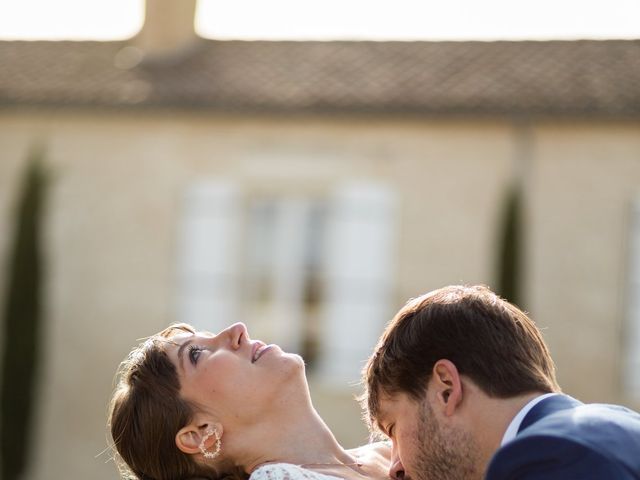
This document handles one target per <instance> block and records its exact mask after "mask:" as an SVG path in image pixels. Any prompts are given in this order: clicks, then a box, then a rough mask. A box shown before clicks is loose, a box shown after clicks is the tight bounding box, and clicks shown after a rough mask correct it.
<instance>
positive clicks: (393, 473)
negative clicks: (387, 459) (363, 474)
mask: <svg viewBox="0 0 640 480" xmlns="http://www.w3.org/2000/svg"><path fill="white" fill-rule="evenodd" d="M389 478H391V479H392V480H403V479H404V465H402V462H401V461H400V460H399V459H397V458H396V459H394V460H393V461H392V462H391V468H389Z"/></svg>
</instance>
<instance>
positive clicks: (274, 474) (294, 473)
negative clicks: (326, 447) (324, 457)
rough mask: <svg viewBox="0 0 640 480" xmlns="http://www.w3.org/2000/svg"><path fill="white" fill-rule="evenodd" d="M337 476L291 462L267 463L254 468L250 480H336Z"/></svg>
mask: <svg viewBox="0 0 640 480" xmlns="http://www.w3.org/2000/svg"><path fill="white" fill-rule="evenodd" d="M336 478H338V477H332V476H331V475H325V474H323V473H318V472H314V471H313V470H308V469H306V468H302V467H300V466H298V465H294V464H292V463H268V464H265V465H262V466H260V467H258V468H256V469H255V470H254V471H253V472H252V473H251V476H250V477H249V479H250V480H336Z"/></svg>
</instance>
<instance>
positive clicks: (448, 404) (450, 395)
mask: <svg viewBox="0 0 640 480" xmlns="http://www.w3.org/2000/svg"><path fill="white" fill-rule="evenodd" d="M432 373H433V374H432V376H431V382H430V383H431V385H430V386H429V388H432V389H434V391H435V394H436V402H437V404H438V405H439V406H440V407H441V408H442V411H443V412H444V414H445V415H446V416H451V415H453V413H454V412H455V411H456V409H457V408H458V406H459V405H460V402H462V393H463V392H462V382H461V379H460V373H459V372H458V369H457V368H456V366H455V365H454V363H453V362H451V361H450V360H445V359H442V360H438V361H437V362H436V363H435V364H434V366H433V372H432Z"/></svg>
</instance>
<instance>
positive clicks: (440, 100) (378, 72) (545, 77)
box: [0, 40, 640, 117]
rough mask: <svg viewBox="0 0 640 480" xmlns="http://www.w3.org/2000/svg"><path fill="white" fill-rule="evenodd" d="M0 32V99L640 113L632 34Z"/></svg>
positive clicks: (639, 67) (639, 51)
mask: <svg viewBox="0 0 640 480" xmlns="http://www.w3.org/2000/svg"><path fill="white" fill-rule="evenodd" d="M139 55H140V52H139V51H137V50H136V49H135V48H134V47H131V46H130V44H128V43H127V42H6V41H5V42H0V106H3V107H7V106H23V105H37V106H72V107H82V106H88V107H91V106H104V107H118V108H141V107H179V108H198V109H207V110H217V111H242V112H247V111H249V112H261V111H266V112H363V113H367V112H371V113H374V112H375V113H418V114H465V115H562V116H594V115H595V116H600V115H605V116H620V117H638V116H640V40H606V41H595V40H593V41H592V40H581V41H548V42H534V41H523V42H349V41H333V42H307V41H305V42H268V41H253V42H245V41H214V40H198V41H197V43H196V44H194V46H193V47H192V48H190V49H189V50H188V51H184V52H182V53H181V54H176V55H174V56H173V57H170V58H164V59H158V58H156V59H155V60H154V59H151V58H147V59H145V58H144V57H143V58H142V60H141V61H139V60H140V57H139Z"/></svg>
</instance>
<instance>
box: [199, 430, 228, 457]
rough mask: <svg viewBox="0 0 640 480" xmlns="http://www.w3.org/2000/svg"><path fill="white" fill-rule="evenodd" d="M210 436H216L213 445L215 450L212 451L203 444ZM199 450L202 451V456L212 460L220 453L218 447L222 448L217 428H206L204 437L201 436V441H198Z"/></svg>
mask: <svg viewBox="0 0 640 480" xmlns="http://www.w3.org/2000/svg"><path fill="white" fill-rule="evenodd" d="M211 436H215V437H216V446H215V450H214V451H213V452H210V451H209V450H207V447H206V446H205V444H204V443H205V442H206V441H207V440H209V437H211ZM199 448H200V451H201V452H202V455H203V456H204V458H206V459H208V460H213V459H214V458H216V457H217V456H218V455H220V449H221V448H222V441H221V440H220V434H219V433H218V431H217V430H212V429H211V428H207V432H206V434H205V436H204V437H202V441H201V442H200V447H199Z"/></svg>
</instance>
